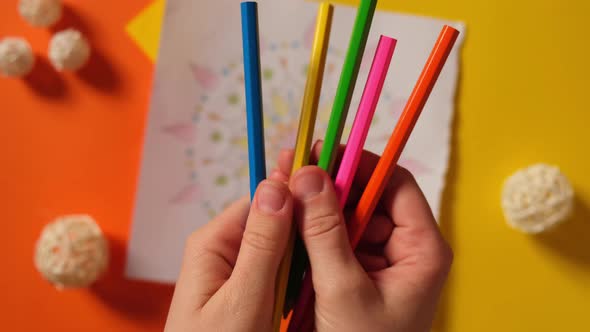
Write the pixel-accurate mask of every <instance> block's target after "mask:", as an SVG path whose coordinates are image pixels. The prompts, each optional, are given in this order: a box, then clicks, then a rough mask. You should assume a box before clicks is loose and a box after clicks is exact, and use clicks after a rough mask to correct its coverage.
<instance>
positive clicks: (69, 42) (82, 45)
mask: <svg viewBox="0 0 590 332" xmlns="http://www.w3.org/2000/svg"><path fill="white" fill-rule="evenodd" d="M89 57H90V45H88V41H87V40H86V38H85V37H84V36H83V35H82V33H81V32H80V31H78V30H74V29H67V30H63V31H61V32H58V33H56V34H55V35H54V36H53V37H52V38H51V41H49V60H50V61H51V63H52V64H53V66H54V67H55V69H57V70H59V71H62V70H71V71H76V70H78V69H80V68H82V67H83V66H84V65H85V64H86V62H88V58H89Z"/></svg>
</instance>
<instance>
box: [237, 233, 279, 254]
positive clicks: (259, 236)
mask: <svg viewBox="0 0 590 332" xmlns="http://www.w3.org/2000/svg"><path fill="white" fill-rule="evenodd" d="M242 241H243V243H244V245H246V246H249V247H251V248H253V249H255V250H258V251H261V252H268V253H274V252H275V250H276V248H277V247H278V246H279V241H278V240H277V239H275V238H273V237H272V236H271V235H269V234H267V233H265V232H262V231H260V230H256V229H248V228H246V231H245V232H244V237H243V238H242Z"/></svg>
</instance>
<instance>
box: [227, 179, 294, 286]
mask: <svg viewBox="0 0 590 332" xmlns="http://www.w3.org/2000/svg"><path fill="white" fill-rule="evenodd" d="M292 219H293V198H292V196H291V193H290V191H289V188H288V187H287V185H286V184H284V183H282V182H279V181H274V180H265V181H263V182H261V183H260V185H259V186H258V189H257V190H256V194H255V196H254V200H253V201H252V205H251V208H250V213H249V215H248V221H247V223H246V228H245V230H244V235H243V237H242V243H241V245H240V251H239V254H238V258H237V260H236V265H235V267H234V271H233V273H232V277H233V278H234V279H235V280H236V281H237V282H238V283H239V284H242V285H246V287H248V288H249V289H250V290H251V291H252V292H256V293H254V294H260V293H261V292H263V293H265V292H266V291H265V290H266V289H272V287H270V288H269V287H268V285H274V281H275V277H276V274H277V271H278V268H279V263H280V261H281V259H282V257H283V255H284V252H285V247H286V246H287V240H288V238H289V234H290V232H291V226H292Z"/></svg>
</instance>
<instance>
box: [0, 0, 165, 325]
mask: <svg viewBox="0 0 590 332" xmlns="http://www.w3.org/2000/svg"><path fill="white" fill-rule="evenodd" d="M16 3H17V1H16V0H2V1H0V37H5V36H7V35H16V36H25V37H26V38H27V39H28V40H29V41H30V43H31V44H32V46H33V49H34V51H35V53H36V54H37V55H38V57H37V59H38V61H39V63H38V64H37V66H36V67H35V71H34V72H33V74H32V75H31V76H30V77H29V78H28V79H27V80H12V79H3V78H0V112H1V114H2V117H3V119H2V121H0V142H1V143H0V150H1V154H0V160H1V165H2V172H1V174H0V188H1V189H0V193H1V194H0V195H1V196H0V207H1V216H2V224H3V228H2V234H1V235H0V236H1V237H0V239H1V240H0V246H1V250H0V261H1V262H2V274H1V276H0V289H2V294H1V297H2V300H1V301H0V322H1V325H2V326H1V330H3V331H161V330H162V327H163V324H164V321H165V318H166V314H167V310H168V305H169V301H170V298H171V294H172V290H173V289H172V287H171V286H159V285H154V284H148V283H141V282H131V281H126V280H124V278H123V266H124V263H125V262H124V257H125V241H126V239H127V234H128V232H129V221H130V219H131V208H132V205H133V196H134V190H135V189H134V188H135V183H136V174H137V169H138V165H139V157H140V147H141V140H142V132H143V127H144V118H145V115H146V110H147V107H148V102H149V92H150V87H151V77H152V67H153V65H152V64H151V62H150V61H149V60H148V58H147V57H146V56H145V55H144V54H143V53H142V52H141V50H140V49H139V48H138V47H137V46H136V45H135V44H134V43H133V42H132V41H131V39H130V38H129V37H128V35H127V34H126V33H125V25H126V23H127V22H129V20H130V19H131V18H133V17H134V16H135V15H136V14H137V13H138V12H139V10H141V9H142V8H144V7H145V6H146V5H147V4H148V3H149V1H147V0H141V1H137V0H136V1H112V0H100V1H73V0H72V1H66V3H67V4H68V10H67V11H66V15H65V19H64V20H63V22H62V23H60V24H59V26H58V28H65V27H70V26H71V27H76V28H78V29H80V30H82V31H83V32H85V33H86V34H87V35H88V36H89V39H90V42H91V45H92V47H93V48H94V51H95V52H94V54H93V56H92V58H91V62H90V63H89V65H88V66H87V67H86V68H85V69H84V70H83V71H82V72H80V73H77V74H58V73H56V72H55V71H53V70H52V69H51V66H50V65H49V64H48V62H47V60H46V59H47V58H46V54H47V51H46V48H47V44H48V40H49V38H50V36H51V31H50V30H47V29H45V30H44V29H35V28H32V27H30V26H29V25H27V24H26V23H25V22H24V21H22V20H21V19H20V17H19V16H18V15H17V12H16ZM72 207H75V209H77V210H72ZM70 213H88V214H90V215H92V216H94V217H95V218H96V219H97V220H98V221H99V223H100V225H101V226H102V227H103V230H104V231H105V233H106V234H107V235H108V237H109V240H110V243H111V246H112V248H111V250H112V251H113V253H112V257H113V262H112V264H111V266H110V270H109V271H108V275H107V276H106V278H105V279H104V280H103V281H101V282H100V283H98V284H97V285H96V286H95V287H93V288H92V289H90V290H79V291H66V292H58V291H56V290H55V289H54V288H53V287H52V286H50V285H49V284H48V283H46V282H45V281H44V280H43V279H42V278H41V277H40V275H39V274H38V273H37V272H36V271H35V269H34V267H33V251H34V245H33V244H34V243H35V241H36V239H37V237H38V236H39V233H40V231H41V229H42V227H43V226H44V225H45V224H46V223H47V222H49V221H50V220H51V219H53V218H55V217H56V216H59V215H62V214H70Z"/></svg>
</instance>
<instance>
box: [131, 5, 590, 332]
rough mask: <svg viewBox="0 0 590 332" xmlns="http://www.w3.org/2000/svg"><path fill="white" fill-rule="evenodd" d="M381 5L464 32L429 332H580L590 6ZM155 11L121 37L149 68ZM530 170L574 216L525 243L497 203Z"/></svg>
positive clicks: (584, 302)
mask: <svg viewBox="0 0 590 332" xmlns="http://www.w3.org/2000/svg"><path fill="white" fill-rule="evenodd" d="M344 2H345V3H349V4H355V3H357V2H355V1H344ZM379 6H380V9H384V10H395V11H401V12H406V13H412V14H419V15H428V16H435V17H442V18H448V19H453V20H461V21H464V22H465V23H466V24H467V36H466V42H465V46H464V49H463V66H462V73H461V82H460V93H459V95H458V97H457V102H458V105H457V113H456V118H455V125H454V127H455V128H454V138H453V154H452V160H451V168H450V173H449V176H448V187H447V190H446V191H445V195H444V208H443V215H442V217H441V224H442V228H443V231H444V233H445V236H446V237H447V239H448V240H449V241H450V242H451V244H452V246H453V248H454V250H455V263H454V267H453V271H452V274H451V278H450V281H449V284H448V286H447V288H446V291H445V296H444V298H443V301H442V303H441V309H440V312H439V315H438V318H437V321H436V328H437V330H440V331H470V332H471V331H479V332H485V331H494V332H497V331H536V332H539V331H586V330H590V322H589V320H588V318H587V317H588V314H589V310H590V176H588V174H587V173H588V172H590V153H589V151H590V149H589V147H588V145H590V130H589V128H588V126H589V124H590V113H589V107H588V103H587V96H588V88H589V87H590V66H589V65H588V63H587V61H588V59H589V58H590V54H589V53H590V46H589V44H588V35H587V34H588V31H590V30H589V29H588V20H590V2H589V1H567V0H565V1H551V0H538V1H532V0H526V1H513V0H495V1H492V0H477V1H473V0H448V1H440V0H421V1H415V0H414V1H410V0H400V1H387V0H382V1H380V3H379ZM163 8H164V6H163V1H162V0H159V1H156V3H155V5H154V6H153V7H151V8H149V9H148V10H147V11H146V12H145V13H146V14H145V15H143V16H141V17H140V18H138V19H136V20H135V21H133V22H132V23H131V24H130V25H129V26H128V31H129V32H130V33H131V35H132V36H134V38H135V39H136V40H138V42H139V43H140V45H141V46H142V47H143V48H144V49H145V51H146V52H147V53H148V55H150V56H151V57H152V58H153V57H155V54H156V52H157V45H158V33H157V32H158V31H159V26H160V20H161V14H162V9H163ZM335 14H336V15H337V14H338V11H337V9H336V13H335ZM335 33H340V32H335ZM537 162H546V163H550V164H555V165H558V166H560V167H561V168H562V170H563V171H564V172H565V174H566V175H567V176H568V177H569V178H570V180H571V181H572V183H573V184H574V186H575V190H576V193H577V201H576V212H575V215H574V217H573V218H572V219H571V220H570V221H569V222H568V223H567V224H565V225H563V226H562V227H560V228H558V229H556V230H555V231H553V232H551V233H550V234H546V235H542V236H527V235H523V234H520V233H518V232H516V231H514V230H511V229H510V228H508V227H507V226H506V225H505V223H504V218H503V216H502V211H501V208H500V203H499V197H500V191H501V187H502V182H503V180H504V179H505V178H506V177H507V176H508V175H510V174H511V173H512V172H514V171H515V170H517V169H518V168H521V167H525V166H528V165H530V164H533V163H537Z"/></svg>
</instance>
